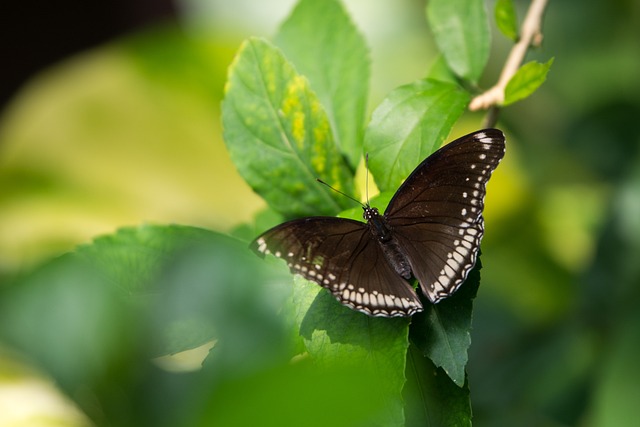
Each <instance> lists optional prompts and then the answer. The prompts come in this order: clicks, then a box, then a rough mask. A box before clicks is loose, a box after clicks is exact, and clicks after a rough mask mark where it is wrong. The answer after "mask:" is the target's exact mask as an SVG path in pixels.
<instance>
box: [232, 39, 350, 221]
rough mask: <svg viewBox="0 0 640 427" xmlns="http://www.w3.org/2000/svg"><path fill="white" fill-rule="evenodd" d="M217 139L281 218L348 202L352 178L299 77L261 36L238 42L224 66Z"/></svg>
mask: <svg viewBox="0 0 640 427" xmlns="http://www.w3.org/2000/svg"><path fill="white" fill-rule="evenodd" d="M222 123H223V126H224V140H225V143H226V145H227V148H228V149H229V152H230V154H231V158H232V160H233V162H234V163H235V165H236V167H237V168H238V171H239V172H240V174H241V175H242V176H243V177H244V179H245V180H246V181H247V182H248V183H249V185H251V187H252V188H253V189H254V190H255V191H256V192H257V193H258V194H260V195H261V196H262V197H263V198H264V199H265V200H266V201H267V202H268V203H269V205H270V206H271V207H272V208H273V209H275V210H276V211H278V212H280V213H282V214H284V215H285V216H287V217H292V216H296V217H299V216H309V215H318V214H324V215H332V214H336V213H337V212H339V211H341V210H342V208H343V207H347V206H349V203H350V202H349V201H348V200H347V199H346V198H345V197H343V196H340V195H339V194H337V193H335V192H333V191H330V190H328V189H327V188H325V187H324V186H322V185H318V183H317V182H316V178H322V179H323V180H325V181H327V182H328V183H329V184H331V185H332V186H333V187H335V188H337V189H339V190H341V191H344V192H346V193H353V178H352V174H351V171H350V169H349V167H348V165H347V164H346V163H345V162H344V160H343V158H342V156H341V155H340V152H339V150H338V149H337V147H336V145H335V143H334V140H333V133H332V131H331V127H330V125H329V120H328V118H327V115H326V113H325V111H324V109H323V108H322V105H320V102H319V101H318V98H317V96H316V95H315V93H314V92H313V91H312V90H311V89H310V87H309V83H308V81H307V79H306V78H304V77H303V76H301V75H299V74H298V73H297V72H296V71H295V69H294V68H293V66H292V65H291V64H290V63H289V61H287V60H286V58H285V57H284V56H283V54H282V52H280V50H278V49H277V48H275V47H274V46H273V45H271V44H270V43H268V42H267V41H265V40H261V39H256V38H251V39H249V40H247V41H245V42H244V43H243V44H242V46H241V47H240V50H239V52H238V54H237V56H236V58H235V59H234V61H233V63H232V64H231V66H230V67H229V77H228V80H227V85H226V90H225V99H224V101H223V103H222Z"/></svg>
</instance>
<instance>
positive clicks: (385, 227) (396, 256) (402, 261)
mask: <svg viewBox="0 0 640 427" xmlns="http://www.w3.org/2000/svg"><path fill="white" fill-rule="evenodd" d="M363 209H364V213H363V214H362V216H363V218H364V219H365V220H366V221H367V224H368V225H369V230H370V231H371V234H372V235H373V236H374V237H375V238H376V240H377V242H378V244H380V247H381V248H382V252H383V253H384V256H385V258H386V259H387V261H388V262H389V264H390V265H391V266H392V267H393V269H394V270H395V271H396V273H398V274H399V275H400V276H402V277H404V278H405V279H409V278H411V266H410V265H409V260H408V259H407V256H406V254H405V253H404V252H403V251H402V249H401V247H400V245H399V244H398V241H397V240H396V239H395V238H394V237H393V234H392V232H391V228H390V227H389V224H388V223H387V220H386V219H385V218H384V217H383V216H381V215H380V212H379V211H378V209H377V208H372V207H369V206H365V207H363Z"/></svg>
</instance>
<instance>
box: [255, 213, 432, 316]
mask: <svg viewBox="0 0 640 427" xmlns="http://www.w3.org/2000/svg"><path fill="white" fill-rule="evenodd" d="M251 249H252V250H253V251H254V252H256V253H257V254H258V255H260V256H264V255H265V254H272V255H275V256H276V257H278V258H282V259H284V260H285V261H286V262H287V265H288V266H289V269H290V270H291V272H292V273H296V274H300V275H301V276H303V277H304V278H306V279H308V280H311V281H314V282H316V283H318V284H319V285H320V286H322V287H324V288H326V289H328V290H329V291H330V292H331V293H332V294H333V295H334V296H335V297H336V298H337V299H338V301H340V302H341V303H342V304H344V305H346V306H348V307H351V308H353V309H354V310H358V311H361V312H363V313H365V314H368V315H371V316H382V317H399V316H411V315H412V314H414V313H416V312H418V311H422V303H421V302H420V300H419V298H418V296H417V294H416V292H415V291H414V289H413V288H412V287H411V285H410V284H409V283H407V282H406V281H405V280H404V279H403V278H402V277H400V276H399V275H398V274H397V273H396V272H395V271H394V270H393V268H392V267H391V266H390V265H389V263H388V262H387V260H386V259H385V257H384V254H383V252H382V250H381V249H380V246H379V244H378V243H377V242H376V241H375V239H374V237H373V236H372V234H371V233H370V231H369V229H368V226H367V225H366V224H365V223H362V222H359V221H353V220H350V219H344V218H333V217H310V218H303V219H299V220H294V221H289V222H285V223H284V224H280V225H278V226H276V227H274V228H272V229H270V230H268V231H267V232H265V233H264V234H262V235H261V236H260V237H258V238H257V239H256V240H254V241H253V242H252V243H251Z"/></svg>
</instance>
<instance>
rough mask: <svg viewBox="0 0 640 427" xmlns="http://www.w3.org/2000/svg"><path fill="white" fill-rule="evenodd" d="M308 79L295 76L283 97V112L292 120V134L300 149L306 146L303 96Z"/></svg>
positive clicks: (306, 89)
mask: <svg viewBox="0 0 640 427" xmlns="http://www.w3.org/2000/svg"><path fill="white" fill-rule="evenodd" d="M308 90H309V89H308V87H307V80H306V79H305V78H304V77H302V76H297V75H296V76H293V78H292V79H291V80H290V81H289V82H288V83H287V87H286V88H285V94H284V98H283V99H282V112H283V113H284V116H285V117H288V118H289V119H290V122H291V136H292V137H293V140H294V141H295V143H296V145H297V146H298V149H302V148H303V147H304V140H305V135H306V129H305V120H306V116H305V113H304V106H303V105H302V102H301V100H302V98H303V97H304V96H305V95H306V92H308Z"/></svg>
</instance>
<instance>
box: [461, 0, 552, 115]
mask: <svg viewBox="0 0 640 427" xmlns="http://www.w3.org/2000/svg"><path fill="white" fill-rule="evenodd" d="M547 2H548V0H532V1H531V5H530V6H529V10H528V11H527V15H526V16H525V18H524V21H523V22H522V29H521V31H520V39H519V40H518V42H517V43H516V44H515V45H514V46H513V48H512V49H511V52H510V53H509V57H508V58H507V61H506V62H505V64H504V68H503V69H502V73H500V78H499V79H498V83H496V84H495V86H493V87H492V88H491V89H489V90H487V91H486V92H484V93H482V94H480V95H478V96H476V97H475V98H473V99H472V100H471V103H470V104H469V109H470V110H471V111H477V110H481V109H487V108H489V107H494V106H498V105H500V104H501V103H502V102H503V101H504V90H505V88H506V87H507V83H509V80H511V77H513V75H514V74H515V73H516V71H518V68H520V65H522V61H524V56H525V54H526V53H527V50H528V49H529V46H536V47H537V46H539V45H540V43H542V31H541V27H542V15H543V14H544V9H545V7H546V6H547Z"/></svg>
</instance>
